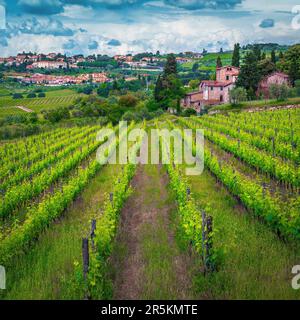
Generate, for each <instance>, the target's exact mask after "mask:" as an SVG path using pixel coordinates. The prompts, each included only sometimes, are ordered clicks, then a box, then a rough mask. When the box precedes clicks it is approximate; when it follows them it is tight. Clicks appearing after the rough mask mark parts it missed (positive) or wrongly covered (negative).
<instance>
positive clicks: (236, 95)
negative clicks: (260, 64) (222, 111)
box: [229, 87, 247, 106]
mask: <svg viewBox="0 0 300 320" xmlns="http://www.w3.org/2000/svg"><path fill="white" fill-rule="evenodd" d="M229 100H230V103H231V104H232V105H235V106H236V105H238V104H240V103H241V102H242V101H246V100H247V90H246V89H245V88H241V87H238V88H235V89H232V90H230V92H229Z"/></svg>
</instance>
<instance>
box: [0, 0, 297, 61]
mask: <svg viewBox="0 0 300 320" xmlns="http://www.w3.org/2000/svg"><path fill="white" fill-rule="evenodd" d="M298 3H299V4H300V1H299V0H272V1H265V0H154V1H151V0H0V56H4V55H10V54H16V53H17V52H20V51H23V50H25V51H28V50H31V51H36V52H52V51H55V52H62V53H67V54H74V53H84V54H93V53H108V54H115V53H122V54H124V53H135V52H143V51H153V52H156V51H157V50H160V51H161V52H182V51H202V50H203V48H205V49H208V50H210V51H218V50H219V49H220V48H221V47H222V48H223V49H224V50H227V49H231V48H232V47H233V44H234V43H235V42H240V43H242V44H246V43H253V42H278V43H281V44H291V43H296V42H300V26H299V28H295V26H296V27H297V26H298V24H300V18H299V19H298V18H297V8H294V7H295V6H296V5H298ZM1 6H2V8H1ZM3 7H4V8H5V11H6V23H5V24H4V21H3V20H4V19H3V11H4V10H3ZM293 8H294V12H292V10H293ZM298 11H299V13H300V6H299V7H298ZM293 21H294V24H293V23H292V22H293ZM4 26H5V29H3V28H4ZM293 26H294V27H293Z"/></svg>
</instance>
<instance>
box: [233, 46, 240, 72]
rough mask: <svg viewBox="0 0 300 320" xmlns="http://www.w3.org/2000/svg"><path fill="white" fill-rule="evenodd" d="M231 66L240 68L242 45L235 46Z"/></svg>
mask: <svg viewBox="0 0 300 320" xmlns="http://www.w3.org/2000/svg"><path fill="white" fill-rule="evenodd" d="M231 64H232V66H234V67H239V66H240V44H239V43H236V44H235V45H234V50H233V55H232V62H231Z"/></svg>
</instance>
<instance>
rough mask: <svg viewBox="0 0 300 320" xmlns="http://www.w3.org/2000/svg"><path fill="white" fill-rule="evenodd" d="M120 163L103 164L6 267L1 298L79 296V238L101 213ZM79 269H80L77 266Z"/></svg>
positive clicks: (66, 297)
mask: <svg viewBox="0 0 300 320" xmlns="http://www.w3.org/2000/svg"><path fill="white" fill-rule="evenodd" d="M118 172H120V166H114V165H109V166H106V167H104V168H103V169H102V170H101V171H100V172H99V173H98V175H97V176H96V177H95V178H94V179H93V180H92V181H91V183H90V184H89V185H88V187H87V188H86V189H85V191H84V192H83V193H82V195H81V196H80V197H79V198H78V199H77V200H76V201H75V202H74V204H73V205H72V206H71V207H70V208H69V209H68V210H67V211H66V212H65V215H64V217H63V218H62V219H61V220H59V221H57V222H56V223H54V224H53V225H51V226H50V228H49V229H48V230H46V231H45V232H44V233H43V234H42V235H41V236H40V238H39V241H38V242H37V243H36V245H35V246H34V247H33V248H32V249H31V250H30V251H29V252H28V253H27V254H26V255H24V256H21V257H19V258H18V259H16V261H15V263H14V266H13V267H12V268H11V269H9V270H7V290H6V291H5V292H4V295H3V294H2V297H1V293H0V299H1V298H3V299H34V300H36V299H82V298H83V297H82V291H81V290H80V289H78V287H77V284H76V279H75V269H74V262H75V261H78V262H79V266H80V267H81V239H82V237H86V236H87V234H88V231H89V227H90V220H91V219H92V218H95V217H99V215H101V206H102V204H103V200H104V197H105V195H106V194H107V192H109V190H110V189H111V188H112V183H113V181H114V179H113V177H114V176H115V175H116V174H117V173H118ZM80 269H81V268H80Z"/></svg>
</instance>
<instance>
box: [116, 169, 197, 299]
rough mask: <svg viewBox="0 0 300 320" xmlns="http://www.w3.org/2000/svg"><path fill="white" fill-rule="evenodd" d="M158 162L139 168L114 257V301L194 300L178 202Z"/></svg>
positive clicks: (190, 265)
mask: <svg viewBox="0 0 300 320" xmlns="http://www.w3.org/2000/svg"><path fill="white" fill-rule="evenodd" d="M167 185H168V177H167V175H166V172H165V170H164V169H163V168H162V167H161V166H155V165H147V166H140V167H139V168H138V171H137V174H136V176H135V177H134V179H133V181H132V187H133V188H134V192H133V195H132V196H131V197H130V198H129V199H128V201H127V203H126V205H125V207H124V208H123V210H122V214H121V221H120V228H119V233H118V236H117V239H116V247H115V251H114V254H113V256H112V261H111V265H112V270H113V279H114V295H113V298H114V299H129V300H130V299H192V298H193V290H192V277H191V270H192V268H191V267H192V263H191V261H190V260H191V259H190V257H189V255H187V254H185V253H182V252H180V250H179V248H178V247H177V244H176V240H175V235H174V231H173V230H174V229H173V227H172V215H173V213H174V211H176V205H175V202H174V199H173V197H172V195H171V194H170V193H169V192H168V190H167Z"/></svg>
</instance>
